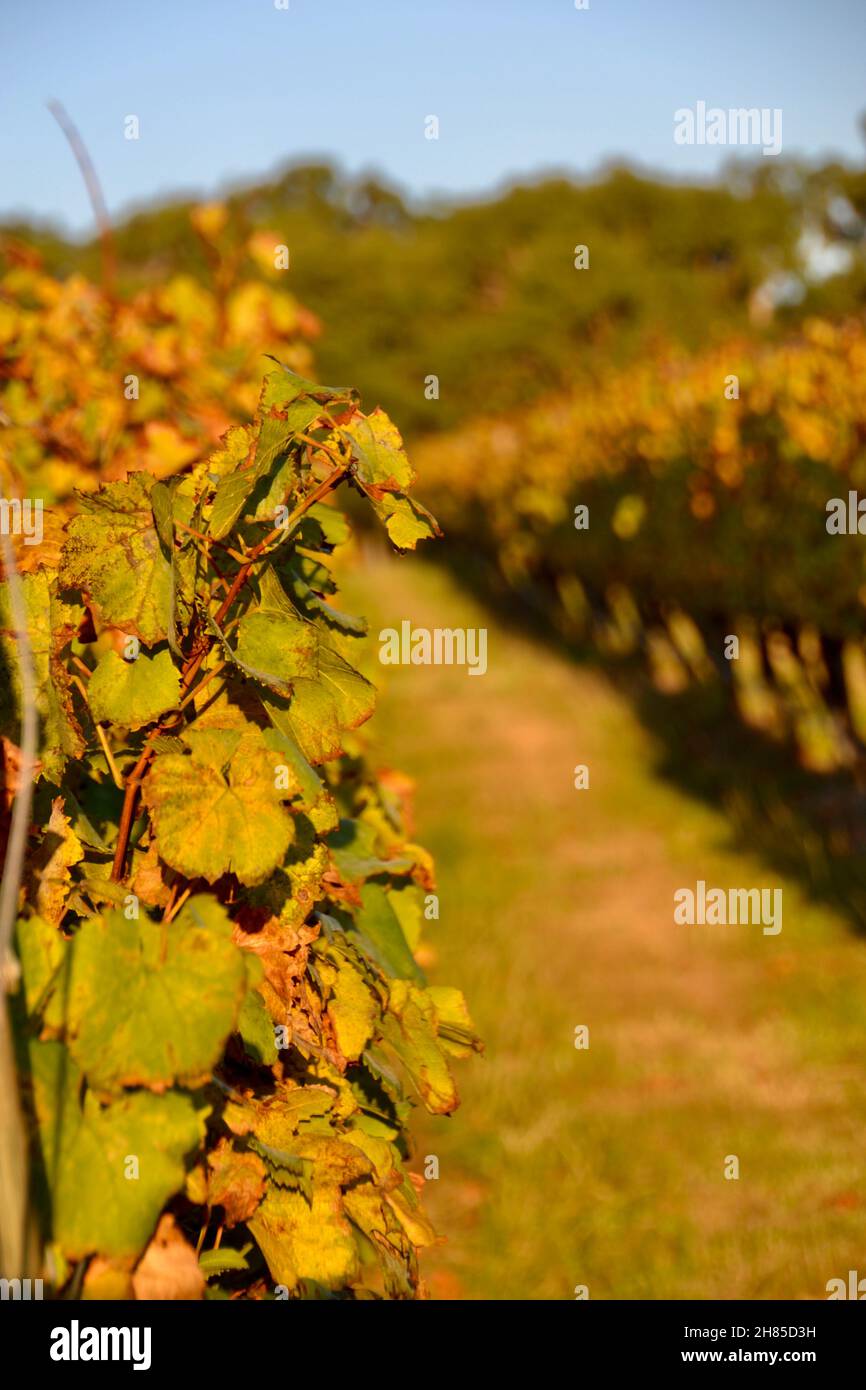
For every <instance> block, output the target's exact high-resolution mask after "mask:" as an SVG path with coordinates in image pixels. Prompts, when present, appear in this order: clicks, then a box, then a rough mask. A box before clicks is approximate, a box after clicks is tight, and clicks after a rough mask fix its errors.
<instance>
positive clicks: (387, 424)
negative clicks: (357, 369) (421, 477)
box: [344, 406, 415, 498]
mask: <svg viewBox="0 0 866 1390" xmlns="http://www.w3.org/2000/svg"><path fill="white" fill-rule="evenodd" d="M344 428H345V433H346V434H347V435H348V437H349V438H350V440H351V441H352V445H353V448H354V452H355V455H356V459H357V462H356V466H355V475H354V476H355V481H356V482H357V483H358V485H359V487H361V488H363V490H364V492H366V493H367V496H368V497H371V498H381V497H382V495H383V494H384V493H386V492H405V491H406V489H407V488H409V487H411V486H412V483H413V482H414V481H415V470H414V469H413V467H412V465H411V463H410V462H409V459H408V456H407V454H406V450H405V449H404V448H403V440H402V438H401V436H400V431H399V430H398V429H397V426H396V425H395V424H394V422H393V420H391V419H390V418H389V416H387V415H386V414H385V412H384V410H382V409H381V407H380V406H377V407H376V409H375V410H373V411H371V412H370V414H369V415H361V414H360V412H359V413H358V414H357V415H356V416H355V418H354V419H353V420H352V421H351V422H350V424H349V425H348V426H346V427H344Z"/></svg>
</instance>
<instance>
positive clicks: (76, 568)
mask: <svg viewBox="0 0 866 1390" xmlns="http://www.w3.org/2000/svg"><path fill="white" fill-rule="evenodd" d="M153 486H154V483H153V479H152V478H151V477H150V475H149V474H147V473H130V475H129V477H128V478H127V481H126V482H125V483H109V484H108V485H107V486H105V487H102V488H100V490H99V492H97V493H94V494H93V495H92V496H88V495H86V494H84V495H81V496H80V497H79V507H80V512H79V514H78V515H77V516H75V517H73V519H72V521H71V522H70V523H69V526H68V528H67V539H66V544H65V545H64V547H63V555H62V558H61V565H60V578H61V582H62V583H63V584H66V585H69V586H70V587H71V588H74V589H80V590H81V591H82V593H83V594H84V595H85V596H86V598H87V600H88V602H89V603H90V605H91V606H92V607H93V609H94V610H95V611H96V613H97V614H98V616H99V618H100V619H101V621H102V622H103V623H107V624H109V625H111V626H114V627H119V628H122V629H123V631H124V632H128V633H131V634H133V635H134V636H136V637H139V638H140V639H141V641H142V642H144V643H145V644H146V645H147V646H152V645H153V644H154V643H156V642H162V641H164V640H165V638H166V637H168V635H169V631H170V629H171V626H172V607H173V598H172V583H173V581H172V566H171V560H170V558H167V557H166V555H165V553H164V549H163V547H162V545H161V544H160V539H159V535H158V533H157V529H156V524H155V522H154V517H153V509H152V507H151V504H150V492H151V488H152V487H153Z"/></svg>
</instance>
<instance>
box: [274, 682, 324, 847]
mask: <svg viewBox="0 0 866 1390" xmlns="http://www.w3.org/2000/svg"><path fill="white" fill-rule="evenodd" d="M262 703H263V704H264V707H265V709H266V710H267V712H268V717H269V718H270V720H271V723H272V725H273V728H272V729H268V730H266V732H265V734H264V740H265V742H266V743H267V745H268V747H269V748H273V749H274V751H275V752H276V753H278V754H279V756H280V760H281V761H282V760H285V766H286V767H288V768H289V770H290V771H291V773H292V774H293V776H294V777H295V779H296V781H297V786H298V794H299V797H300V804H301V806H302V807H303V810H304V812H305V814H306V815H307V816H308V817H309V819H310V821H311V822H312V825H313V828H314V829H315V830H316V831H317V833H318V834H320V835H326V834H328V833H329V832H330V831H331V830H334V829H336V827H337V825H338V823H339V819H340V813H339V811H338V810H337V805H336V802H335V801H334V798H333V796H332V795H331V793H330V792H329V790H328V788H327V787H326V786H325V784H324V782H323V781H322V779H321V778H320V777H319V774H318V773H317V772H316V771H315V770H314V769H313V768H312V767H311V766H310V764H309V763H308V762H307V759H306V758H305V757H304V755H303V753H302V752H301V750H300V748H299V746H298V741H297V739H296V738H295V736H294V734H293V733H292V728H291V724H290V723H289V716H288V711H287V710H285V709H279V708H278V707H277V706H276V705H274V704H272V703H271V702H270V701H269V700H264V701H263V702H262Z"/></svg>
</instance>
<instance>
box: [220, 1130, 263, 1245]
mask: <svg viewBox="0 0 866 1390" xmlns="http://www.w3.org/2000/svg"><path fill="white" fill-rule="evenodd" d="M207 1162H208V1177H207V1204H208V1206H209V1207H222V1208H223V1211H224V1212H225V1225H226V1226H237V1224H238V1222H240V1221H248V1220H249V1219H250V1217H251V1216H252V1214H253V1212H254V1211H255V1209H256V1207H257V1206H258V1205H259V1202H260V1201H261V1200H262V1197H263V1196H264V1195H265V1178H266V1175H267V1173H266V1169H265V1165H264V1163H263V1162H262V1160H261V1159H260V1158H259V1157H258V1155H257V1154H254V1153H243V1152H239V1151H238V1150H237V1149H234V1148H232V1146H231V1144H230V1143H229V1141H228V1140H227V1139H221V1140H220V1142H219V1144H217V1146H216V1148H215V1149H214V1151H213V1153H211V1154H209V1155H208V1161H207Z"/></svg>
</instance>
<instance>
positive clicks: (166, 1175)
mask: <svg viewBox="0 0 866 1390" xmlns="http://www.w3.org/2000/svg"><path fill="white" fill-rule="evenodd" d="M204 221H205V223H206V224H207V218H204ZM238 296H239V297H240V298H238ZM254 299H255V303H256V305H257V308H256V312H255V313H254V314H253V315H252V318H251V319H250V320H249V321H246V320H244V325H243V330H242V331H241V329H239V327H238V320H237V314H236V311H237V310H238V304H239V302H241V303H244V302H246V301H245V300H244V292H243V289H240V290H238V291H230V290H228V289H227V288H225V287H223V289H222V290H219V289H218V290H217V291H216V292H215V293H213V294H208V293H205V292H204V291H202V290H201V289H199V288H198V287H197V286H195V285H193V284H191V283H190V282H186V281H183V280H179V281H174V282H170V284H169V285H168V286H167V287H166V288H165V289H164V290H162V291H158V292H154V293H152V294H151V293H145V294H143V295H141V296H139V297H137V298H136V299H135V300H134V301H133V303H132V304H124V303H122V302H121V301H113V300H111V299H110V297H109V296H107V295H105V294H104V293H102V292H100V291H97V290H95V289H94V288H93V287H92V286H90V285H87V284H86V283H84V282H83V281H79V280H74V281H69V282H67V283H66V284H64V285H58V284H56V283H55V282H53V281H52V280H50V279H49V278H48V277H46V276H45V275H44V274H43V273H42V272H41V271H40V270H39V269H38V267H35V266H34V265H33V264H30V263H27V264H18V265H17V266H14V267H13V268H12V269H11V270H10V271H9V273H8V275H7V277H6V278H5V280H4V282H3V299H2V301H0V323H2V325H3V332H4V335H5V342H6V345H7V347H8V348H9V359H10V367H9V374H8V376H7V379H6V381H5V384H4V387H3V393H2V410H3V413H4V418H5V422H6V429H5V436H6V449H5V465H6V469H7V472H8V474H9V476H10V477H11V478H12V479H13V480H15V481H16V482H17V483H18V485H19V486H24V487H27V488H28V489H30V490H31V495H33V492H34V491H35V490H36V489H41V492H42V495H43V496H45V497H47V499H48V500H49V501H50V502H53V503H54V505H52V506H50V507H49V508H48V509H47V511H46V536H45V541H44V543H43V544H42V545H38V546H34V547H27V546H26V545H25V544H23V543H19V544H18V547H17V549H18V557H19V565H20V568H21V570H22V583H23V587H24V590H25V595H26V601H27V612H28V625H29V633H30V639H31V642H32V645H33V650H34V658H35V664H36V673H37V680H38V686H39V697H38V703H39V714H40V733H41V743H40V765H39V779H38V785H37V791H36V799H35V813H36V825H35V827H34V830H33V832H32V835H31V838H30V844H29V853H28V859H27V863H26V866H25V878H24V886H23V889H22V901H21V917H20V921H19V924H18V931H17V952H18V956H19V959H20V963H21V972H22V978H21V987H20V989H19V991H18V993H17V995H16V996H15V997H14V1000H13V1003H14V1013H15V1026H16V1037H17V1042H18V1046H19V1053H20V1058H21V1068H22V1075H23V1076H24V1078H25V1092H26V1096H27V1098H28V1104H29V1107H30V1110H31V1114H32V1117H33V1120H34V1123H35V1126H36V1132H37V1142H36V1154H37V1158H36V1165H35V1167H36V1177H37V1188H38V1192H37V1197H38V1207H39V1214H40V1218H41V1222H42V1228H43V1233H44V1236H45V1239H46V1241H47V1244H48V1248H49V1250H50V1255H51V1261H50V1269H51V1271H52V1276H51V1277H52V1282H53V1285H54V1287H55V1289H56V1290H58V1291H61V1290H64V1289H72V1288H75V1289H77V1288H81V1287H83V1293H84V1296H85V1297H131V1296H136V1295H137V1296H140V1297H174V1296H184V1297H190V1296H191V1297H196V1296H201V1293H202V1291H203V1290H204V1288H205V1281H207V1288H208V1290H209V1292H210V1294H211V1295H212V1296H215V1297H225V1296H231V1297H251V1298H265V1297H272V1296H274V1293H275V1289H278V1290H279V1292H278V1293H277V1296H290V1297H298V1296H310V1297H322V1296H342V1297H351V1296H357V1297H362V1296H370V1295H373V1296H375V1295H377V1294H383V1293H384V1294H385V1295H386V1296H390V1297H397V1298H410V1297H415V1296H418V1294H419V1293H421V1292H423V1284H421V1282H420V1280H419V1273H418V1264H417V1252H418V1250H419V1249H420V1248H421V1247H423V1246H425V1245H428V1244H429V1243H430V1242H431V1241H433V1239H434V1232H433V1230H432V1228H431V1227H430V1224H429V1222H428V1220H427V1218H426V1217H425V1215H424V1213H423V1210H422V1208H421V1206H420V1205H419V1199H418V1189H419V1188H420V1186H421V1184H422V1181H423V1180H422V1179H420V1178H418V1177H417V1176H416V1175H415V1174H414V1173H412V1172H410V1170H409V1168H408V1167H407V1162H408V1160H409V1156H410V1141H409V1135H408V1130H407V1124H408V1120H409V1116H410V1112H411V1109H412V1105H413V1104H414V1099H413V1097H414V1096H417V1097H419V1098H420V1100H421V1101H422V1102H423V1104H424V1105H425V1106H426V1108H427V1109H428V1110H429V1111H430V1112H431V1113H434V1114H440V1115H447V1114H450V1113H451V1112H452V1111H453V1110H454V1109H455V1107H456V1106H457V1103H458V1096H457V1090H456V1087H455V1083H454V1079H453V1075H452V1062H453V1060H454V1059H455V1058H458V1057H464V1056H466V1055H468V1053H469V1052H471V1051H472V1050H473V1049H477V1048H478V1047H479V1044H478V1042H477V1040H476V1038H475V1036H474V1033H473V1030H472V1025H471V1023H470V1021H469V1018H468V1015H467V1013H466V1008H465V1005H464V1003H463V1001H462V998H461V996H460V995H459V993H458V992H456V991H452V990H445V989H442V988H433V987H428V985H427V983H426V981H425V978H424V975H423V972H422V971H421V968H420V966H419V965H418V964H417V963H416V959H415V952H416V950H417V947H418V938H419V934H420V927H421V924H422V923H423V920H424V918H425V916H430V915H432V914H431V911H429V910H428V908H429V906H430V904H432V902H433V898H432V897H431V895H432V894H433V893H434V889H435V883H434V880H433V871H432V864H431V861H430V859H429V856H428V855H427V854H426V853H425V851H424V850H423V849H421V848H420V847H418V846H417V845H415V844H413V843H411V842H410V841H409V840H408V838H407V834H406V831H405V829H404V824H405V819H406V814H407V811H408V804H407V800H406V796H407V792H406V783H405V779H402V778H399V777H397V776H395V775H393V774H382V775H381V776H380V777H379V778H376V777H375V776H374V775H373V774H372V773H371V772H370V770H369V769H368V768H367V766H366V765H365V763H364V760H363V756H362V748H361V744H360V742H359V737H358V735H357V734H356V733H355V730H356V729H357V728H358V726H359V725H361V724H362V723H363V722H364V721H365V720H366V719H368V718H369V716H370V714H371V713H372V711H373V707H374V701H375V690H374V688H373V686H372V685H371V684H370V683H369V681H368V680H367V679H366V678H365V677H364V676H362V675H361V674H360V672H359V671H358V669H357V659H358V652H359V650H360V648H361V645H362V642H363V634H364V631H365V626H364V623H363V621H362V620H361V619H359V618H356V617H354V616H352V615H349V614H344V613H341V612H340V611H339V610H338V609H336V608H335V607H334V606H333V604H332V602H331V600H332V599H333V596H334V594H335V592H336V582H335V580H334V577H333V574H332V568H331V563H330V557H331V555H332V554H333V552H334V550H335V548H336V547H337V546H338V545H340V544H341V543H342V542H344V541H345V540H346V539H347V537H348V534H349V533H348V527H347V525H346V522H345V521H344V519H343V518H342V516H341V513H340V512H339V511H338V510H337V509H336V508H335V506H334V505H333V497H332V494H333V493H334V492H335V491H336V490H337V489H338V488H340V487H343V488H344V489H351V490H352V491H354V492H356V493H358V494H360V496H361V497H362V498H364V497H366V498H367V499H368V500H369V502H370V504H371V506H372V508H373V510H374V512H376V513H378V514H379V515H381V516H382V518H383V521H384V523H385V525H386V526H387V529H388V531H389V533H390V534H391V536H392V538H394V540H395V543H396V544H397V545H399V546H400V548H403V549H413V548H414V546H415V544H416V541H417V540H418V539H420V538H421V537H422V536H432V535H435V534H436V533H437V528H436V523H435V522H434V521H433V519H432V518H431V517H430V516H429V514H428V513H426V512H424V510H423V509H422V508H420V507H419V506H418V504H414V503H412V502H410V500H409V498H408V496H407V495H406V494H407V491H408V489H409V488H410V487H411V485H412V483H413V481H414V470H413V469H412V467H411V465H410V464H409V461H408V459H407V457H406V454H405V451H404V449H403V445H402V441H401V439H400V436H399V434H398V432H397V430H396V428H395V427H394V425H393V424H392V423H391V421H390V420H389V419H388V417H387V416H386V415H385V414H384V413H383V412H382V411H380V410H375V411H374V412H373V413H372V414H370V415H365V414H363V413H362V411H361V410H360V408H359V405H358V399H357V393H356V392H355V391H354V390H353V389H349V388H342V387H337V388H329V387H322V386H319V385H317V384H316V383H314V382H313V381H311V380H309V379H307V378H306V377H305V376H301V375H299V374H298V373H297V371H295V370H293V369H292V368H291V367H289V366H287V365H284V364H282V365H278V366H277V367H276V368H275V369H274V370H271V371H270V372H268V374H267V375H266V376H265V378H264V381H263V383H260V387H259V392H258V400H257V403H256V404H255V406H254V408H253V410H252V411H251V415H252V420H251V422H248V423H245V424H242V423H236V424H232V425H231V427H230V428H229V429H228V431H227V433H225V434H224V437H223V438H222V440H221V441H220V442H219V443H217V444H216V445H215V446H214V442H213V436H214V435H215V433H217V432H218V431H220V430H224V429H225V426H226V424H227V423H228V420H227V418H226V417H227V415H228V416H232V415H235V414H239V413H241V412H242V411H243V410H244V408H245V404H246V402H248V401H249V390H250V388H249V377H248V374H249V368H250V363H251V360H252V357H253V356H254V353H255V351H256V350H257V349H258V348H259V347H260V346H261V340H262V339H264V340H265V341H266V342H268V345H269V346H274V345H276V346H279V347H280V350H281V353H282V355H283V356H289V355H292V356H293V360H294V363H295V365H296V366H298V365H301V364H302V363H303V361H304V357H305V349H304V348H303V346H302V345H301V344H300V343H298V342H297V341H294V340H293V341H291V342H289V343H288V345H286V344H275V343H274V341H273V340H274V337H275V336H277V334H276V328H277V327H278V325H277V324H276V322H275V318H274V316H273V315H274V314H275V313H276V314H279V313H280V312H282V313H283V315H284V316H283V319H282V326H283V329H284V331H286V332H292V331H294V330H296V329H297V327H298V325H299V324H301V323H303V321H304V320H303V316H302V314H301V312H300V311H298V310H297V309H296V307H295V306H293V305H292V304H291V301H289V300H288V299H287V298H286V297H284V296H279V295H278V296H276V297H275V298H274V297H273V296H272V295H271V294H270V292H268V293H267V294H264V293H263V295H261V296H260V295H259V292H258V289H257V288H256V293H255V296H254ZM275 305H276V306H277V307H276V309H275V308H274V306H275ZM241 317H243V315H241ZM220 325H221V326H220ZM211 335H213V342H211ZM286 346H288V348H289V350H290V351H289V352H287V351H286ZM299 359H300V360H299ZM128 370H133V371H136V372H139V373H140V377H141V393H140V397H139V400H138V401H137V402H127V401H126V400H125V398H124V395H123V379H124V377H125V375H126V374H127V371H128ZM163 446H164V447H163ZM73 484H78V485H79V491H78V492H77V494H76V495H75V497H72V496H71V488H72V485H73ZM18 539H19V542H21V541H22V538H20V537H19V538H18ZM5 590H6V585H5V583H4V585H3V586H2V591H0V732H2V735H3V751H4V765H5V798H4V800H5V802H6V803H7V804H8V801H9V799H10V797H11V796H12V795H14V792H15V786H16V783H15V777H16V766H17V763H16V754H17V750H16V747H15V739H16V737H17V730H18V726H19V718H20V677H19V672H18V664H17V649H16V640H15V634H14V632H13V631H12V622H11V617H10V613H9V609H8V602H7V599H6V596H5ZM214 1231H215V1235H214ZM207 1232H211V1239H210V1240H208V1241H207V1242H206V1243H207V1244H208V1246H210V1248H208V1249H206V1250H202V1252H201V1260H200V1261H199V1263H198V1267H197V1268H196V1252H194V1251H193V1250H192V1248H191V1247H192V1245H194V1244H195V1243H196V1236H198V1247H199V1248H201V1246H202V1244H203V1243H204V1242H205V1238H206V1234H207ZM179 1269H180V1270H181V1272H182V1276H183V1277H182V1278H179V1276H178V1270H179ZM172 1271H173V1273H172ZM178 1278H179V1282H178ZM82 1280H83V1285H82ZM173 1281H174V1282H173ZM179 1287H183V1288H184V1289H186V1290H187V1292H185V1293H183V1294H181V1293H178V1292H173V1291H172V1290H175V1289H176V1288H179ZM190 1289H192V1292H191V1293H190V1292H189V1290H190Z"/></svg>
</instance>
